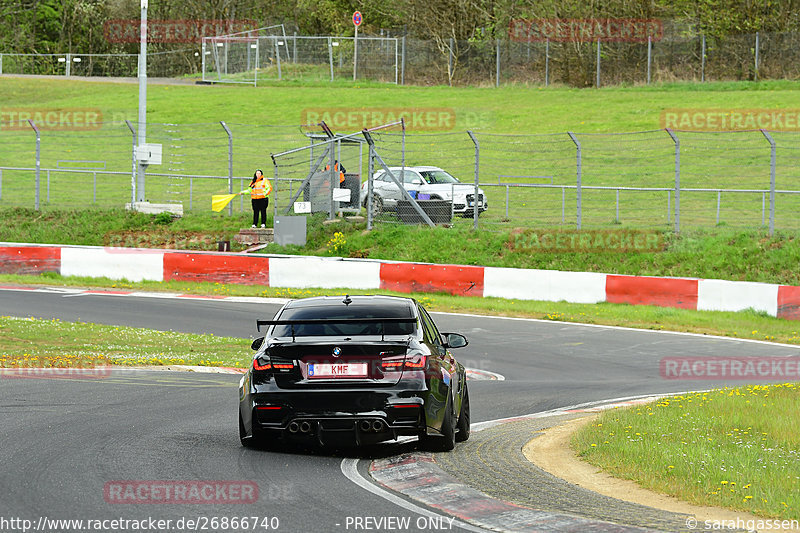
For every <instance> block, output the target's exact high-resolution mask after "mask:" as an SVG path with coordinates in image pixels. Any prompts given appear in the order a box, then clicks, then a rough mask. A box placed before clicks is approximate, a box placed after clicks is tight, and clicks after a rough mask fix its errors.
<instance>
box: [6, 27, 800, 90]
mask: <svg viewBox="0 0 800 533" xmlns="http://www.w3.org/2000/svg"><path fill="white" fill-rule="evenodd" d="M397 35H398V34H395V36H394V37H383V36H359V38H358V52H357V57H356V58H354V52H355V50H354V48H355V47H354V42H355V40H354V38H353V37H344V36H302V35H297V34H296V33H293V34H291V35H289V34H287V33H286V32H285V31H284V29H283V27H282V26H275V27H271V28H262V29H260V30H252V31H249V32H240V33H236V34H229V35H222V36H216V37H203V38H202V41H201V43H200V44H198V45H196V46H193V47H192V46H190V47H187V46H186V44H183V45H181V47H180V49H171V48H170V46H169V45H167V44H159V45H158V47H157V48H155V49H154V50H151V51H150V52H149V53H148V74H149V75H151V76H158V77H181V76H187V75H189V76H193V75H194V76H199V77H201V78H202V79H203V80H205V81H208V82H230V83H235V82H241V83H249V84H254V85H255V84H257V82H258V80H259V79H261V80H304V81H333V80H340V79H363V80H376V81H381V82H387V83H399V84H417V85H434V84H435V85H438V84H451V85H465V84H471V85H499V84H505V83H511V84H513V83H533V84H541V85H550V84H559V85H567V86H573V87H590V86H607V85H619V84H641V83H652V82H672V81H700V82H702V81H727V80H758V79H795V78H797V77H798V76H800V33H798V32H786V33H753V34H740V35H729V36H726V37H712V36H705V35H701V34H696V33H693V32H691V31H688V30H687V29H686V28H683V27H680V26H675V25H670V24H667V28H666V30H665V31H664V33H663V35H662V36H659V37H658V38H657V39H656V40H653V39H651V40H649V41H646V42H604V41H594V42H578V41H567V42H563V41H550V40H548V39H544V40H541V41H536V42H525V41H520V40H515V39H514V38H513V35H512V36H511V38H509V37H503V38H500V39H492V38H482V39H472V40H449V41H448V40H443V41H434V40H425V39H416V38H412V37H405V36H397ZM129 51H131V52H133V50H129ZM136 58H137V55H136V54H135V53H87V54H80V53H62V54H18V53H4V52H0V74H3V73H7V74H50V75H73V76H120V77H131V76H136V69H137V59H136ZM354 59H355V61H354Z"/></svg>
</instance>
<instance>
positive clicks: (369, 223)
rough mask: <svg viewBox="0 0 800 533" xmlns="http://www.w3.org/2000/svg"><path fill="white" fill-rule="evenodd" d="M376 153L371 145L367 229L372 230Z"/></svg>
mask: <svg viewBox="0 0 800 533" xmlns="http://www.w3.org/2000/svg"><path fill="white" fill-rule="evenodd" d="M374 151H375V147H374V146H372V145H371V144H370V145H369V154H368V155H367V229H368V230H371V229H372V223H373V219H374V217H375V212H374V211H373V209H372V186H373V183H374V182H373V180H372V174H373V173H374V170H375V162H374Z"/></svg>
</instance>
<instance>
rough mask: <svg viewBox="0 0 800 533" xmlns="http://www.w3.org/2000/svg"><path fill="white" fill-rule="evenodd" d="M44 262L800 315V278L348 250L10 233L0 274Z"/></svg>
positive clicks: (225, 279) (71, 272)
mask: <svg viewBox="0 0 800 533" xmlns="http://www.w3.org/2000/svg"><path fill="white" fill-rule="evenodd" d="M43 272H57V273H59V274H61V275H63V276H84V277H105V278H110V279H126V280H129V281H144V280H151V281H169V280H177V281H210V282H216V283H227V284H242V285H264V286H269V287H282V288H296V289H303V288H321V289H343V290H346V289H364V290H373V289H374V290H393V291H398V292H444V293H449V294H456V295H463V296H477V297H498V298H508V299H518V300H541V301H553V302H557V301H565V302H572V303H599V302H610V303H627V304H636V305H656V306H661V307H677V308H682V309H697V310H701V311H702V310H705V311H743V310H746V309H753V310H755V311H762V312H765V313H767V314H769V315H770V316H776V317H780V318H786V319H791V320H800V287H798V286H791V285H777V284H772V283H754V282H747V281H726V280H715V279H699V278H659V277H651V276H624V275H615V274H603V273H597V272H561V271H556V270H537V269H520V268H497V267H482V266H469V265H437V264H428V263H408V262H400V261H380V260H369V259H350V258H339V257H305V256H286V255H246V254H244V255H243V254H235V253H221V252H189V251H176V250H154V249H140V248H112V247H96V246H94V247H93V246H62V245H44V244H43V245H38V244H28V243H0V274H41V273H43Z"/></svg>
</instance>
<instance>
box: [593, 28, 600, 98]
mask: <svg viewBox="0 0 800 533" xmlns="http://www.w3.org/2000/svg"><path fill="white" fill-rule="evenodd" d="M594 86H595V87H600V39H597V72H596V73H595V82H594Z"/></svg>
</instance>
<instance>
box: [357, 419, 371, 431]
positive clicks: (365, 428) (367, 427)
mask: <svg viewBox="0 0 800 533" xmlns="http://www.w3.org/2000/svg"><path fill="white" fill-rule="evenodd" d="M360 426H361V431H370V430H372V424H370V422H369V420H362V421H361V425H360Z"/></svg>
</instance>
